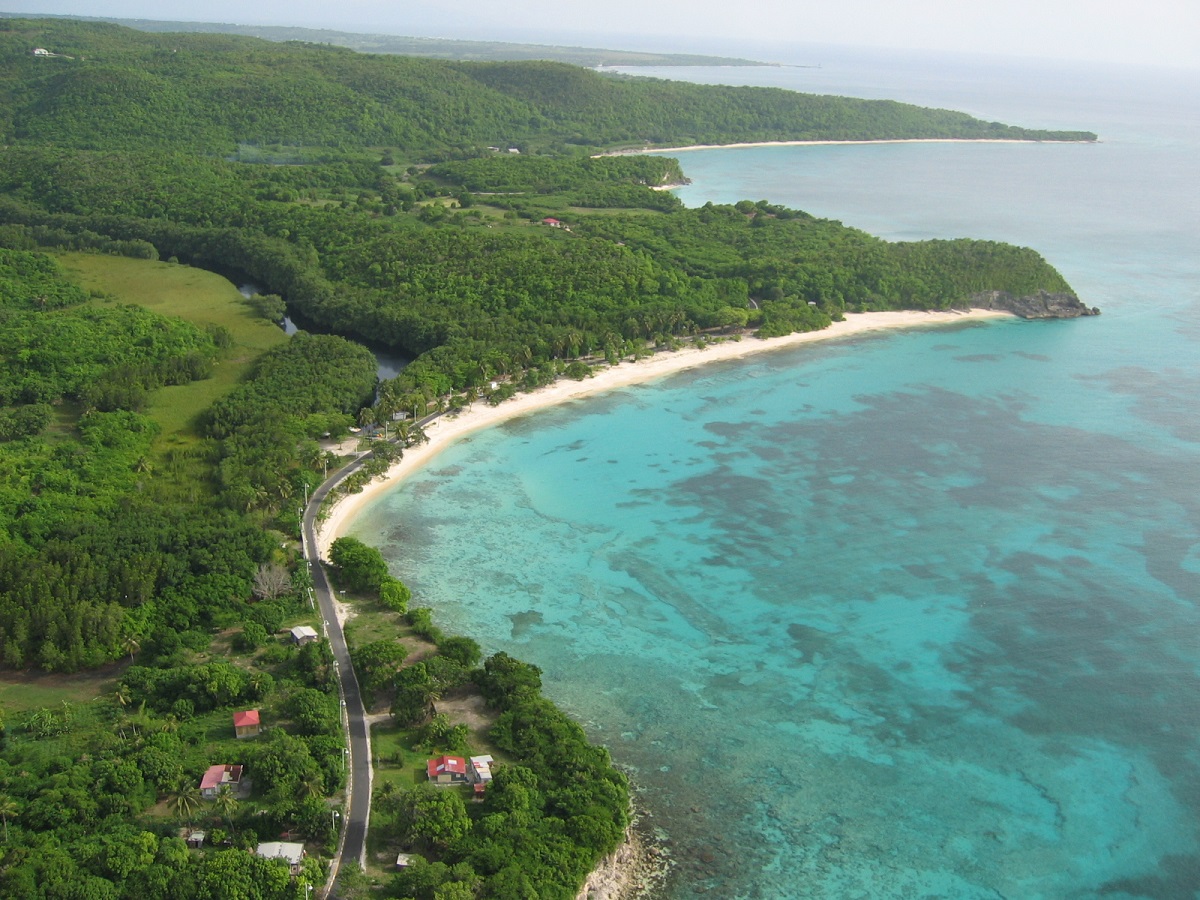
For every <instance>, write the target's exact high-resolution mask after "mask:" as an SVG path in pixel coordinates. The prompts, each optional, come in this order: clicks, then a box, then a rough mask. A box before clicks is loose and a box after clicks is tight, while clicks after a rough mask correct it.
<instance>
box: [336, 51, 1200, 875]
mask: <svg viewBox="0 0 1200 900" xmlns="http://www.w3.org/2000/svg"><path fill="white" fill-rule="evenodd" d="M802 56H803V58H801V55H800V54H798V56H797V61H798V62H811V61H812V56H811V54H808V53H806V54H803V55H802ZM820 62H821V65H820V68H770V69H724V68H722V69H689V70H682V71H680V70H675V69H671V70H655V71H652V72H649V73H644V74H651V75H656V76H659V77H676V78H678V77H685V78H688V79H689V80H694V81H701V82H722V83H748V84H767V85H774V86H782V87H790V88H794V89H797V90H805V91H813V92H820V93H841V94H847V95H852V96H863V97H887V98H893V99H898V100H904V101H909V102H914V103H919V104H922V105H929V106H940V107H949V108H955V109H962V110H965V111H967V112H970V113H972V114H974V115H977V116H980V117H982V118H986V119H989V120H992V119H995V120H999V121H1005V122H1009V123H1012V124H1019V125H1025V126H1033V127H1039V126H1042V127H1053V128H1078V129H1088V130H1092V131H1095V132H1097V133H1098V134H1099V135H1100V137H1101V141H1100V143H1097V144H1090V145H1087V144H881V145H872V146H819V147H771V148H752V149H740V150H732V149H724V150H709V151H693V152H688V153H684V154H681V155H680V159H681V160H682V162H683V166H684V170H685V172H686V173H687V174H688V176H689V177H690V178H691V179H692V183H691V184H690V185H689V186H687V187H685V188H683V189H681V190H680V191H679V195H680V196H681V197H682V198H683V200H684V201H685V202H686V203H688V204H689V205H696V204H702V203H704V202H706V201H709V200H711V201H714V202H734V201H736V200H739V199H743V198H748V199H751V200H758V199H768V200H771V201H772V202H776V203H784V204H787V205H789V206H793V207H797V208H800V209H804V210H807V211H809V212H811V213H813V214H816V215H819V216H823V217H828V218H835V219H838V220H841V221H843V222H845V223H846V224H848V225H853V226H855V227H858V228H862V229H863V230H866V231H868V232H871V233H873V234H877V235H880V236H882V237H884V238H887V239H893V240H900V239H904V240H908V239H920V238H932V237H960V236H966V237H976V238H986V239H994V240H1003V241H1011V242H1014V243H1018V244H1023V245H1028V246H1032V247H1034V248H1036V249H1037V250H1039V251H1040V252H1041V253H1042V254H1043V255H1044V256H1045V257H1046V258H1047V259H1048V260H1049V261H1050V262H1051V263H1053V264H1054V265H1055V266H1056V267H1058V268H1059V270H1060V271H1062V272H1063V274H1064V275H1065V276H1066V277H1067V279H1068V281H1070V283H1071V284H1072V285H1073V286H1074V287H1075V289H1076V290H1077V291H1078V293H1079V294H1080V296H1081V297H1082V298H1083V299H1084V300H1085V302H1087V303H1088V304H1089V305H1095V306H1099V307H1100V308H1101V309H1102V310H1103V315H1101V316H1100V317H1098V318H1090V319H1077V320H1069V321H1047V322H1025V321H1019V320H1008V319H1002V320H992V321H987V322H983V323H978V324H974V323H973V324H963V325H957V326H950V327H940V328H929V329H912V330H905V331H894V332H889V333H886V334H876V335H871V336H867V337H859V338H854V339H847V340H842V341H830V342H824V343H819V344H812V345H807V346H803V347H800V348H797V349H794V350H786V351H779V352H774V353H769V354H763V355H759V356H757V357H753V358H750V359H746V360H742V361H737V362H731V363H720V364H713V365H709V366H705V367H703V368H701V369H699V370H693V371H689V372H686V373H683V374H679V375H675V376H672V377H669V378H666V379H663V380H661V381H658V382H654V383H652V384H646V385H640V386H636V387H632V388H626V389H622V390H619V391H614V392H612V393H609V394H605V395H601V396H597V397H593V398H590V399H587V400H585V401H580V402H576V403H573V404H570V405H566V406H562V407H558V408H555V409H551V410H547V411H544V412H540V413H537V414H535V415H531V416H528V417H525V418H523V419H519V420H515V421H512V422H510V423H508V424H505V425H503V426H499V427H497V428H494V429H491V430H489V431H486V432H482V433H477V434H475V435H473V436H471V437H470V438H469V439H466V440H464V441H462V442H461V443H459V444H458V445H456V446H454V447H452V448H450V449H449V450H447V451H446V452H445V453H444V454H443V455H441V456H440V457H438V459H437V460H435V462H434V463H433V464H432V465H431V466H429V467H428V468H427V469H425V470H424V471H422V472H420V473H417V474H416V475H414V476H413V477H411V478H410V479H409V480H407V481H406V482H405V483H404V484H402V485H401V486H399V487H398V488H397V489H395V490H393V491H391V492H389V493H387V494H386V495H383V496H382V497H381V498H380V499H379V500H377V501H376V502H374V503H373V504H372V505H371V506H370V507H368V508H367V509H366V510H364V512H363V513H362V514H361V515H360V516H359V517H358V518H357V519H356V521H355V522H354V524H353V528H352V533H354V534H355V535H357V536H358V537H360V538H362V539H364V540H367V541H369V542H372V543H375V544H376V545H378V546H380V547H381V548H382V549H383V550H384V553H385V555H386V557H387V558H388V560H389V563H390V565H391V567H392V569H393V571H394V573H395V574H396V575H398V576H399V577H400V578H402V579H404V581H405V582H407V583H408V584H409V585H410V586H411V587H412V588H413V591H414V594H415V596H416V600H415V602H416V603H419V604H421V605H427V606H431V607H433V608H434V610H435V612H436V618H437V620H438V622H439V623H440V624H441V625H442V626H443V627H444V628H445V629H447V630H449V631H455V632H461V633H465V634H469V635H471V636H472V637H474V638H476V639H477V640H478V641H479V642H480V643H481V644H482V645H483V646H484V648H485V650H486V651H487V652H494V651H497V650H504V651H506V652H508V653H511V654H513V655H515V656H518V657H520V658H522V659H525V660H528V661H530V662H533V663H535V664H537V665H538V666H540V667H541V668H542V669H543V671H544V675H543V679H544V682H545V690H546V693H547V694H548V695H549V696H550V697H552V698H553V699H554V700H555V701H557V702H558V703H560V704H561V705H562V706H563V707H564V708H565V709H567V710H569V711H570V712H571V713H572V714H573V715H574V716H576V717H577V718H578V719H579V721H581V722H582V723H583V724H584V726H585V727H586V729H587V730H588V732H589V734H590V735H591V736H592V737H593V738H594V739H595V740H597V741H599V742H601V743H602V744H604V745H605V746H607V747H608V748H609V749H610V751H611V753H612V755H613V758H614V760H615V761H616V762H617V763H618V764H619V765H620V766H621V767H623V768H624V769H625V770H626V771H627V772H629V774H630V777H631V779H632V781H633V783H634V785H635V786H636V790H637V797H638V802H639V805H640V806H641V807H642V808H643V809H644V810H645V812H646V819H645V823H646V824H647V826H648V827H649V828H650V829H651V830H653V832H654V833H655V834H656V835H657V836H658V838H659V839H661V840H662V841H663V842H664V844H665V846H666V847H667V848H668V850H669V852H670V853H671V856H672V859H673V861H674V866H675V867H674V870H673V876H672V880H671V882H670V884H669V887H668V888H667V892H668V893H669V895H670V896H673V897H688V896H693V895H696V894H705V893H706V894H707V895H709V896H716V897H729V898H791V897H798V898H799V897H806V898H807V897H812V898H849V897H870V898H873V897H884V898H890V897H946V898H975V897H980V898H982V897H1012V898H1040V897H1045V898H1085V897H1099V896H1105V897H1110V898H1132V897H1147V898H1150V897H1153V898H1182V897H1195V896H1198V895H1200V610H1198V606H1197V604H1198V602H1200V492H1198V491H1197V482H1198V480H1200V188H1198V186H1200V73H1198V72H1196V71H1190V72H1183V71H1175V72H1171V71H1166V70H1163V71H1155V70H1150V69H1141V70H1136V69H1119V68H1113V67H1105V68H1101V67H1087V66H1083V65H1067V64H1051V63H1039V62H1036V61H1031V60H1010V61H1006V60H995V59H984V60H978V59H968V58H965V57H962V58H954V57H936V56H930V55H924V56H915V55H912V56H903V55H899V54H884V53H882V52H866V51H856V52H850V51H833V50H830V51H827V52H826V53H825V54H824V55H823V56H822V59H821V60H820ZM639 71H643V70H639Z"/></svg>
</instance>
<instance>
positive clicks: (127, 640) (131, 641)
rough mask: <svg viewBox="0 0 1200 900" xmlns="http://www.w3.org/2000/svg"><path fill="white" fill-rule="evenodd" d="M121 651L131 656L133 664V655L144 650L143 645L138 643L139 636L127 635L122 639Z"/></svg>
mask: <svg viewBox="0 0 1200 900" xmlns="http://www.w3.org/2000/svg"><path fill="white" fill-rule="evenodd" d="M121 649H122V650H124V651H125V652H126V653H128V654H129V661H130V662H131V663H132V662H133V654H135V653H137V652H138V651H139V650H141V649H142V645H141V644H140V643H138V639H137V635H133V634H127V635H125V637H123V638H121Z"/></svg>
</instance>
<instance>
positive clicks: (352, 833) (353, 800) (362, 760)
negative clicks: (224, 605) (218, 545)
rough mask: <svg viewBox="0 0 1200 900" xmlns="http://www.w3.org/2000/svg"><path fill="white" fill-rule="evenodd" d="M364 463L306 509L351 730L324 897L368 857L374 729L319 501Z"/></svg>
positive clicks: (309, 552)
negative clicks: (345, 866) (329, 563)
mask: <svg viewBox="0 0 1200 900" xmlns="http://www.w3.org/2000/svg"><path fill="white" fill-rule="evenodd" d="M362 462H363V460H362V459H361V458H360V459H359V460H356V461H355V462H353V463H351V464H350V465H348V466H347V467H346V468H344V469H342V470H341V471H340V472H338V473H337V474H336V475H334V476H333V477H332V478H330V479H329V480H328V481H326V482H325V483H324V484H322V485H321V486H320V487H319V488H317V490H316V492H315V493H314V494H313V495H312V498H311V499H310V500H309V502H308V507H307V508H306V509H305V510H304V529H303V542H304V556H305V558H306V559H308V560H309V562H310V567H311V570H312V580H313V587H314V590H315V593H316V599H317V606H318V607H319V608H320V611H321V618H322V620H323V621H324V625H325V628H324V630H325V635H326V637H328V638H329V645H330V647H331V648H332V649H333V659H334V665H335V666H336V668H337V672H338V690H339V692H340V693H341V697H342V713H343V725H344V726H345V728H346V733H347V734H348V735H349V742H348V744H349V759H348V761H347V767H346V772H347V774H346V795H347V802H346V808H345V817H346V818H345V821H344V822H339V824H340V825H342V826H343V829H342V834H341V840H340V841H339V843H338V852H337V854H336V855H335V856H334V858H333V862H332V864H331V865H330V871H329V881H328V882H327V884H326V887H325V896H326V897H335V896H337V887H336V879H337V875H338V870H339V868H340V867H341V863H342V860H346V859H349V860H357V861H358V862H359V863H360V864H363V863H365V861H366V850H367V821H368V819H369V818H370V815H371V731H370V729H369V728H368V727H367V721H366V709H365V708H364V707H363V702H362V694H361V693H360V692H359V689H358V678H357V677H356V676H355V674H354V667H353V666H352V665H350V650H349V649H348V648H347V646H346V636H345V635H344V634H343V633H342V626H341V625H340V624H339V623H338V620H337V615H336V613H335V612H334V597H333V586H332V585H331V584H330V583H329V578H328V576H327V575H326V572H325V567H324V565H322V563H321V561H320V559H319V558H318V552H317V534H316V521H317V511H318V510H319V509H320V508H321V501H323V500H324V499H325V497H326V496H328V494H329V492H330V491H331V490H332V489H333V488H334V487H336V486H337V485H338V484H339V483H340V482H341V481H342V479H343V478H345V477H346V476H347V475H350V474H351V473H352V472H355V471H357V470H358V469H359V467H360V466H361V465H362Z"/></svg>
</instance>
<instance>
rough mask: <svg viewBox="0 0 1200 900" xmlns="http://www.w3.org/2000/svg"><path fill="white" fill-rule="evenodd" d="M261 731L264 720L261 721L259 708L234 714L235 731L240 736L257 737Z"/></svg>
mask: <svg viewBox="0 0 1200 900" xmlns="http://www.w3.org/2000/svg"><path fill="white" fill-rule="evenodd" d="M261 731H262V722H260V721H259V717H258V710H257V709H248V710H246V711H245V712H235V713H234V714H233V732H234V734H235V735H237V736H238V737H239V738H248V737H255V736H257V735H258V734H259V733H260V732H261Z"/></svg>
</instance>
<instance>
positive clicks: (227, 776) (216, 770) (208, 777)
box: [200, 766, 242, 800]
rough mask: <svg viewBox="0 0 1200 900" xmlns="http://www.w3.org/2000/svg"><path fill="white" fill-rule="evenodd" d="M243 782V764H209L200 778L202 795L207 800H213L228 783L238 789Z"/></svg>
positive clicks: (233, 788) (230, 786)
mask: <svg viewBox="0 0 1200 900" xmlns="http://www.w3.org/2000/svg"><path fill="white" fill-rule="evenodd" d="M241 783H242V767H241V766H209V767H208V770H207V771H206V772H205V773H204V777H203V778H201V779H200V796H201V797H203V798H204V799H205V800H213V799H215V798H216V796H217V794H219V793H220V792H221V788H223V787H225V786H226V785H228V786H229V788H230V789H231V790H237V787H238V785H239V784H241Z"/></svg>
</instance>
